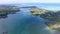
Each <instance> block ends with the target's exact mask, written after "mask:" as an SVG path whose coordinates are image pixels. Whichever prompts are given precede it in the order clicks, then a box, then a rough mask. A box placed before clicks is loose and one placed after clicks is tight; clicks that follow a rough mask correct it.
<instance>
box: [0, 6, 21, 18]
mask: <svg viewBox="0 0 60 34" xmlns="http://www.w3.org/2000/svg"><path fill="white" fill-rule="evenodd" d="M18 11H20V8H19V7H17V6H9V5H0V18H6V17H7V15H8V14H15V13H16V12H18Z"/></svg>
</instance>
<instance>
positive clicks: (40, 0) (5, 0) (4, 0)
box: [0, 0, 60, 4]
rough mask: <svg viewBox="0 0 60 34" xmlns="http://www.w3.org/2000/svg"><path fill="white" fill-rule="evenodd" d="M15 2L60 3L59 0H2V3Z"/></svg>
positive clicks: (0, 1)
mask: <svg viewBox="0 0 60 34" xmlns="http://www.w3.org/2000/svg"><path fill="white" fill-rule="evenodd" d="M12 3H13V4H14V3H60V1H59V0H0V4H12Z"/></svg>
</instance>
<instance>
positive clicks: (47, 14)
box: [30, 8, 60, 31]
mask: <svg viewBox="0 0 60 34" xmlns="http://www.w3.org/2000/svg"><path fill="white" fill-rule="evenodd" d="M30 12H31V15H32V16H39V17H41V18H43V19H47V20H48V21H46V22H45V24H46V25H47V26H48V27H49V28H50V29H52V30H59V31H60V10H48V9H43V8H31V9H30Z"/></svg>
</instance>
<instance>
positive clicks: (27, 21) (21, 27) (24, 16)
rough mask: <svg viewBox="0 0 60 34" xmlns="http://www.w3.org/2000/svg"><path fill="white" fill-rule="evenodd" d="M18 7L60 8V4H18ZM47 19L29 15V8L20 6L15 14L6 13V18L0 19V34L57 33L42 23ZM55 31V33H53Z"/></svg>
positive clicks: (57, 33)
mask: <svg viewBox="0 0 60 34" xmlns="http://www.w3.org/2000/svg"><path fill="white" fill-rule="evenodd" d="M16 6H18V7H21V6H22V7H23V6H37V7H38V8H46V9H49V10H55V9H57V10H60V4H32V3H31V4H30V3H29V4H18V5H16ZM46 21H47V20H45V19H43V18H41V17H38V16H31V13H30V8H21V9H20V11H19V12H16V14H8V17H7V18H1V19H0V34H3V32H7V34H59V31H58V32H57V31H53V30H51V29H49V27H48V26H46V25H45V24H44V22H46ZM55 32H56V33H55Z"/></svg>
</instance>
